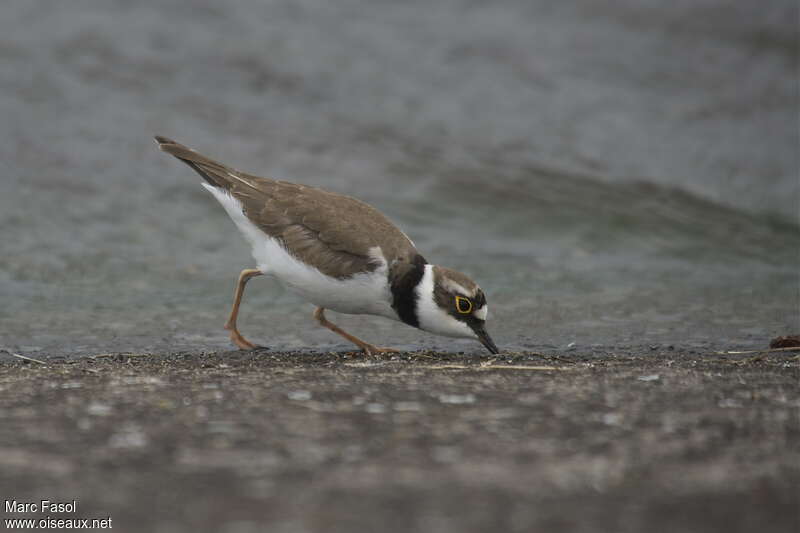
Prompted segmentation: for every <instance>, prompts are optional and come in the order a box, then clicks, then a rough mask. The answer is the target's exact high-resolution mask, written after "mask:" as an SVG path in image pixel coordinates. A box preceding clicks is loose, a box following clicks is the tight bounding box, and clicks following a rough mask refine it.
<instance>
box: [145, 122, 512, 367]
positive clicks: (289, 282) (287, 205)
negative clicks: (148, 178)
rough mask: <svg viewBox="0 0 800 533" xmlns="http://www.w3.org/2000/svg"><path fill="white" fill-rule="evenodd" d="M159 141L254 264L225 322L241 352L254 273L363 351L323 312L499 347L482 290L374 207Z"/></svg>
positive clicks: (242, 277) (369, 350)
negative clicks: (423, 251) (193, 178)
mask: <svg viewBox="0 0 800 533" xmlns="http://www.w3.org/2000/svg"><path fill="white" fill-rule="evenodd" d="M155 139H156V142H157V143H158V147H159V148H160V149H161V150H162V151H164V152H166V153H168V154H171V155H173V156H175V157H177V158H178V159H180V160H181V161H183V162H184V163H186V164H187V165H189V166H190V167H192V169H194V170H195V171H196V172H197V173H198V174H200V176H201V177H202V178H203V179H204V180H205V182H206V183H203V184H202V185H203V187H205V188H206V189H207V190H208V191H209V192H210V193H211V194H212V195H213V196H214V198H216V199H217V201H219V203H220V204H222V207H224V208H225V211H227V213H228V215H229V216H230V218H231V219H232V220H233V222H234V223H235V224H236V226H237V227H238V228H239V231H240V232H241V233H242V234H243V235H244V237H245V239H246V240H247V241H248V242H249V244H250V246H251V247H252V253H253V258H254V259H255V261H256V268H252V269H245V270H242V272H241V274H239V281H238V283H237V284H236V291H235V293H234V299H233V308H232V309H231V313H230V317H229V318H228V321H227V323H226V324H225V328H226V329H228V330H229V331H230V337H231V340H232V341H233V342H234V343H235V344H236V346H238V347H239V348H241V349H243V350H244V349H253V348H255V347H256V346H255V345H254V344H252V343H251V342H249V341H248V340H246V339H245V338H244V337H243V336H242V334H241V333H239V330H238V329H237V327H236V319H237V316H238V314H239V304H240V303H241V301H242V294H243V292H244V288H245V285H246V284H247V281H248V280H249V279H250V278H252V277H254V276H260V275H262V274H269V275H272V276H274V277H275V278H277V279H278V280H280V281H281V282H282V283H283V284H284V285H285V286H286V287H287V288H288V289H289V290H291V291H292V292H294V293H296V294H298V295H300V296H301V297H302V298H303V299H305V300H307V301H309V302H311V303H313V304H314V305H316V306H317V308H316V310H315V311H314V318H316V319H317V320H318V321H319V323H320V324H321V325H323V326H325V327H326V328H328V329H330V330H331V331H333V332H335V333H338V334H339V335H341V336H342V337H344V338H345V339H347V340H348V341H350V342H352V343H354V344H356V345H357V346H358V347H359V348H361V349H362V350H363V351H364V352H365V353H366V354H368V355H371V354H375V353H380V352H394V351H397V350H393V349H391V348H381V347H377V346H373V345H372V344H369V343H367V342H365V341H363V340H361V339H359V338H357V337H355V336H353V335H351V334H349V333H347V332H346V331H344V330H342V329H341V328H339V327H338V326H336V325H335V324H333V323H332V322H330V321H328V319H327V318H326V317H325V309H331V310H333V311H337V312H339V313H346V314H367V315H378V316H383V317H386V318H391V319H393V320H399V321H401V322H404V323H406V324H408V325H410V326H414V327H416V328H419V329H422V330H425V331H429V332H431V333H436V334H439V335H447V336H450V337H466V338H472V339H476V340H478V341H480V342H481V344H483V345H484V346H485V347H486V348H487V349H488V350H489V351H490V352H491V353H493V354H496V353H499V350H498V349H497V346H496V345H495V344H494V342H493V341H492V339H491V337H489V334H488V333H487V332H486V329H485V324H486V318H487V315H488V306H487V304H486V296H484V294H483V291H482V290H481V288H480V287H479V286H478V285H477V284H476V283H475V282H474V281H472V280H471V279H470V278H469V277H467V276H465V275H464V274H462V273H460V272H457V271H455V270H451V269H449V268H445V267H441V266H438V265H433V264H431V263H428V261H426V260H425V258H424V257H422V255H420V253H419V252H418V251H417V249H416V247H415V246H414V243H413V242H411V239H409V238H408V236H407V235H406V234H405V233H403V232H402V231H401V230H400V229H398V228H397V226H395V225H394V224H392V223H391V222H390V221H389V219H387V218H386V217H385V216H384V215H383V214H381V213H380V212H379V211H378V210H377V209H375V208H374V207H372V206H370V205H368V204H366V203H364V202H362V201H360V200H356V199H355V198H351V197H350V196H345V195H341V194H336V193H332V192H328V191H324V190H322V189H318V188H316V187H309V186H305V185H299V184H295V183H289V182H286V181H278V180H273V179H268V178H261V177H258V176H253V175H250V174H246V173H244V172H240V171H238V170H235V169H233V168H231V167H228V166H226V165H223V164H221V163H218V162H216V161H214V160H212V159H209V158H208V157H205V156H203V155H200V154H199V153H197V152H195V151H194V150H192V149H191V148H188V147H186V146H184V145H182V144H179V143H177V142H175V141H173V140H171V139H167V138H166V137H158V136H157V137H156V138H155Z"/></svg>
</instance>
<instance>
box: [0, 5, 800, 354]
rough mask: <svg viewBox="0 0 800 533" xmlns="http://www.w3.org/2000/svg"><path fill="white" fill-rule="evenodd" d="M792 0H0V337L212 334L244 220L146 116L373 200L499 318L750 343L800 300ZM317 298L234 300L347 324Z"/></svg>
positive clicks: (117, 340) (51, 339)
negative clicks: (160, 146)
mask: <svg viewBox="0 0 800 533" xmlns="http://www.w3.org/2000/svg"><path fill="white" fill-rule="evenodd" d="M797 20H798V6H797V3H796V2H795V1H794V0H786V1H782V0H773V1H771V2H766V3H762V2H741V1H735V0H727V1H726V0H679V1H673V2H663V1H657V0H618V1H613V2H612V1H601V0H574V1H568V2H549V1H546V0H539V1H530V0H506V1H498V2H478V1H470V0H437V1H434V2H431V1H429V2H415V1H412V2H395V1H388V0H384V1H377V0H369V1H354V0H342V1H337V2H324V1H309V0H305V1H298V0H292V1H270V2H250V1H226V2H218V1H213V2H212V1H189V0H167V1H158V2H156V1H139V2H130V1H126V0H103V1H89V0H72V1H70V2H51V1H45V0H24V1H21V0H20V1H17V0H6V1H5V2H3V4H2V6H0V117H2V122H0V229H2V231H1V232H0V346H2V347H6V348H11V349H14V350H17V351H20V352H23V353H29V354H35V353H41V354H66V355H69V354H75V353H87V352H88V353H97V352H101V351H106V350H112V351H124V350H158V349H167V348H172V349H203V348H208V349H218V348H223V347H228V346H230V345H229V343H228V340H227V336H226V335H225V331H224V330H223V329H222V324H223V322H224V320H225V318H226V315H227V312H228V309H229V305H230V300H231V295H232V290H233V286H234V282H235V279H236V276H237V274H238V272H239V270H240V269H242V268H247V267H250V266H251V264H252V260H251V258H250V255H249V250H248V248H247V247H246V245H245V243H244V241H243V239H242V238H241V237H240V236H239V235H238V234H237V233H236V232H235V229H234V227H233V224H232V223H231V222H230V221H229V220H228V219H227V217H226V215H225V214H224V212H223V210H222V209H221V208H220V207H219V206H218V205H216V204H215V202H214V200H213V199H212V198H211V197H210V195H208V194H207V193H206V192H205V191H204V190H203V189H202V188H201V187H200V186H199V184H198V181H199V178H197V176H196V175H194V174H193V173H192V172H191V170H190V169H189V168H187V167H185V166H183V165H181V164H180V163H178V162H177V161H175V160H173V159H172V158H169V157H167V156H166V155H163V154H161V153H159V152H158V151H157V150H156V147H155V145H154V143H153V142H152V140H151V136H152V135H153V134H161V135H166V136H169V137H173V138H175V139H176V140H178V141H180V142H183V143H185V144H188V145H190V146H192V147H194V148H196V149H198V150H199V151H201V152H203V153H206V154H207V155H209V156H212V157H215V158H218V159H219V160H221V161H223V162H226V163H229V164H231V165H233V166H235V167H237V168H239V169H241V170H245V171H249V172H253V173H257V174H262V175H268V176H272V177H278V178H283V179H289V180H292V181H297V182H300V183H306V184H311V185H317V186H322V187H325V188H328V189H330V190H334V191H338V192H343V193H347V194H352V195H355V196H357V197H359V198H361V199H364V200H366V201H368V202H370V203H372V204H373V205H375V206H376V207H378V208H379V209H381V210H383V211H384V212H385V213H387V214H388V215H389V216H390V217H391V218H392V219H393V220H395V221H396V222H397V223H398V224H399V225H400V226H401V227H402V228H403V229H404V230H405V231H406V232H407V233H408V234H409V235H410V236H411V237H412V239H414V240H415V242H416V243H417V245H418V247H419V248H420V250H421V251H422V253H423V254H424V255H425V256H426V257H428V258H429V259H430V260H433V261H435V262H438V263H440V264H444V265H447V266H450V267H453V268H457V269H460V270H463V271H465V272H467V273H470V274H472V275H473V276H474V277H475V278H476V279H477V280H478V281H479V283H480V284H481V285H482V286H483V287H484V289H485V290H486V292H487V294H488V298H489V302H490V306H491V317H490V321H491V328H490V329H491V330H492V331H493V334H494V336H495V337H496V340H497V343H498V344H499V345H501V346H502V347H505V348H528V349H548V348H558V349H563V348H565V347H566V346H568V345H569V344H571V343H577V344H579V345H591V344H605V345H608V344H625V343H628V344H647V343H672V344H697V345H704V344H720V343H723V344H730V345H738V346H751V345H763V344H764V343H765V342H766V340H767V339H769V337H770V336H773V335H776V334H783V333H787V332H789V331H790V330H795V331H796V330H797V329H798V322H800V317H799V311H798V302H799V301H800V280H799V279H798V259H800V257H799V256H798V255H799V253H800V225H799V222H800V221H799V220H798V200H799V197H800V179H799V163H798V146H799V144H798V32H797ZM312 309H313V308H312V306H311V305H309V304H306V303H303V302H301V301H299V300H297V299H296V298H295V297H294V296H292V295H290V294H289V293H287V292H285V291H284V290H283V289H282V288H281V287H280V285H278V284H277V283H276V282H274V281H269V280H267V279H264V278H260V279H257V280H254V281H253V282H251V284H250V286H249V288H248V291H247V293H246V296H245V303H244V307H243V315H242V319H241V323H240V324H241V328H242V331H243V332H244V333H245V335H246V336H248V337H250V338H251V339H252V340H254V341H258V342H261V343H264V344H266V345H268V346H270V347H272V348H276V349H284V348H313V349H340V348H344V347H347V345H345V344H344V343H342V342H341V341H340V339H339V338H338V337H335V336H334V335H332V334H331V333H330V332H328V331H326V330H322V329H320V328H318V327H317V326H316V325H315V324H314V322H313V321H312V319H311V311H312ZM332 316H334V317H336V319H337V320H338V321H339V322H340V323H341V324H342V325H343V326H345V327H349V328H352V330H353V332H355V333H358V334H362V335H363V336H364V337H365V338H367V339H368V340H371V341H374V342H378V343H383V344H389V345H395V346H402V347H407V348H419V347H433V348H440V349H450V350H476V351H477V350H479V349H480V347H479V345H477V343H470V342H467V341H464V342H461V341H451V340H449V339H445V338H440V337H434V336H431V335H427V334H422V333H420V332H418V331H416V330H413V329H411V328H407V327H405V326H402V325H400V324H397V323H392V322H389V321H386V320H384V319H379V318H369V317H341V316H338V315H335V314H334V315H332Z"/></svg>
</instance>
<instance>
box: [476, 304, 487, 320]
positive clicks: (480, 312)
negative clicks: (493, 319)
mask: <svg viewBox="0 0 800 533" xmlns="http://www.w3.org/2000/svg"><path fill="white" fill-rule="evenodd" d="M472 314H473V315H475V318H478V319H480V320H486V317H488V316H489V305H488V304H487V305H484V306H483V307H481V308H480V309H478V310H476V311H475V312H474V313H472Z"/></svg>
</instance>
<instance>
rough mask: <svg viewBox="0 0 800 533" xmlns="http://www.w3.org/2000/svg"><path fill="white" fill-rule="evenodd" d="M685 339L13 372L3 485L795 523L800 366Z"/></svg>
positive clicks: (6, 491)
mask: <svg viewBox="0 0 800 533" xmlns="http://www.w3.org/2000/svg"><path fill="white" fill-rule="evenodd" d="M751 357H752V356H751V355H720V354H717V353H715V352H714V351H713V350H708V351H706V350H693V349H690V348H680V347H671V346H639V347H632V346H628V347H617V348H595V349H586V350H574V351H566V352H561V353H558V354H556V353H552V354H545V355H539V354H534V353H526V354H515V355H513V356H504V357H502V358H499V359H495V358H491V357H489V356H485V357H474V356H465V355H459V354H441V353H432V352H416V353H408V354H400V355H396V356H393V357H384V358H380V359H363V358H357V357H353V356H352V354H346V353H307V352H300V353H272V352H269V351H266V350H264V351H256V352H252V353H245V352H218V353H203V352H193V353H157V354H113V355H112V354H107V355H101V356H94V357H84V358H78V359H63V360H60V359H50V360H46V361H45V362H44V364H38V363H30V362H22V361H18V360H13V359H11V358H9V357H8V356H3V357H2V359H0V361H1V362H0V403H2V405H3V409H2V411H0V471H2V473H3V475H2V476H0V494H2V495H3V496H4V499H16V500H17V501H36V502H38V501H39V500H41V499H50V500H66V501H72V500H76V501H77V510H76V512H75V513H74V514H56V513H38V514H37V513H22V514H16V515H12V514H10V513H5V514H4V515H3V517H2V518H3V519H6V518H9V517H12V516H16V517H22V518H26V517H27V518H31V517H35V518H39V517H44V516H46V515H47V514H49V515H50V516H51V517H53V518H68V517H79V518H103V517H111V518H112V520H113V528H114V529H115V530H117V531H170V532H182V531H215V532H236V533H241V532H250V531H270V532H303V531H330V532H353V531H388V532H394V531H435V532H471V531H512V532H513V531H519V532H523V531H525V532H527V531H586V532H590V531H591V532H596V531H615V532H639V531H650V532H659V531H664V532H667V531H669V532H673V531H682V532H699V531H704V532H705V531H725V532H735V531H742V532H748V533H749V532H753V531H759V532H772V531H775V532H788V531H797V530H798V526H800V514H799V513H800V511H798V509H800V507H798V503H800V502H799V501H798V492H797V487H798V486H800V466H799V465H800V387H798V380H799V379H800V361H798V357H797V355H796V352H795V353H791V352H784V353H780V352H779V353H770V354H768V355H766V356H764V357H761V358H758V357H757V358H756V359H755V360H753V359H749V358H751Z"/></svg>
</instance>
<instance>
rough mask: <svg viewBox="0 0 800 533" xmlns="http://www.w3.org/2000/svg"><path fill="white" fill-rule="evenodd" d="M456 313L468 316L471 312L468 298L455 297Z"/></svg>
mask: <svg viewBox="0 0 800 533" xmlns="http://www.w3.org/2000/svg"><path fill="white" fill-rule="evenodd" d="M456 311H458V312H459V313H461V314H462V315H468V314H470V313H471V312H472V302H470V301H469V298H464V297H463V296H456Z"/></svg>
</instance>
